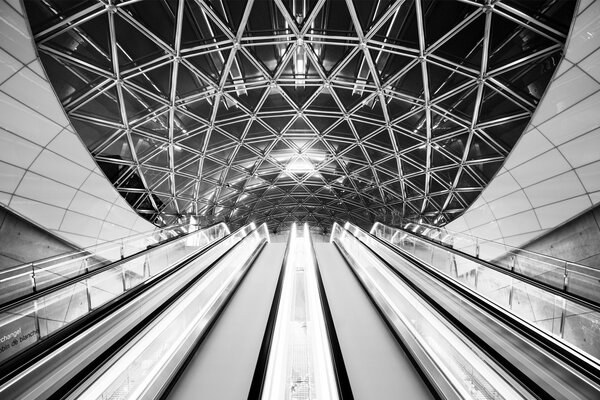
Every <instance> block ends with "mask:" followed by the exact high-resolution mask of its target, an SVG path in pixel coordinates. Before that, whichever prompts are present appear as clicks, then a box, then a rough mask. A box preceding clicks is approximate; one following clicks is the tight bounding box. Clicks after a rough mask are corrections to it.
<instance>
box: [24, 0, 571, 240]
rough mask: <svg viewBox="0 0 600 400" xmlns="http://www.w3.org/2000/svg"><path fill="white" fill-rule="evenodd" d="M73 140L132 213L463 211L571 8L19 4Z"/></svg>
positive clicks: (385, 216) (540, 86) (261, 217)
mask: <svg viewBox="0 0 600 400" xmlns="http://www.w3.org/2000/svg"><path fill="white" fill-rule="evenodd" d="M26 6H27V11H28V15H29V19H30V22H31V25H32V29H33V31H34V35H35V40H36V42H37V45H38V50H39V53H40V56H41V58H42V61H43V63H44V66H45V68H46V71H47V72H48V75H49V76H50V78H51V80H52V83H53V85H54V87H55V90H56V92H57V94H58V96H59V98H60V100H61V101H62V104H63V106H64V108H65V110H66V111H67V113H68V115H69V116H70V118H71V121H72V122H73V124H74V126H75V128H76V130H77V132H78V133H79V135H80V136H81V137H82V139H83V140H84V142H85V143H86V145H87V146H88V148H89V150H90V152H91V153H92V154H93V156H94V157H95V158H96V160H97V162H98V163H99V165H100V166H101V167H102V169H103V170H104V172H105V173H106V175H107V177H108V178H109V179H111V181H112V182H113V183H114V185H115V186H116V188H117V189H118V190H119V192H120V193H121V194H122V195H123V196H124V197H125V199H127V201H129V203H130V204H131V205H132V206H133V207H134V208H135V209H136V210H137V211H138V212H139V213H140V214H141V215H143V216H146V217H147V218H148V219H150V220H151V221H153V222H157V223H168V222H172V221H173V220H174V219H177V218H179V217H181V216H182V215H195V216H198V217H199V218H200V219H201V220H202V221H203V222H205V223H209V222H213V221H220V220H225V221H227V222H229V223H230V224H232V225H234V226H235V225H239V224H242V223H245V222H246V221H250V220H254V221H257V222H262V221H267V222H268V223H269V226H270V228H271V229H272V230H278V229H281V228H282V227H284V226H285V225H287V224H288V223H289V222H291V221H294V220H295V221H300V222H304V221H308V222H309V223H311V224H312V225H314V226H320V227H321V228H323V229H328V228H329V227H330V225H331V224H332V223H333V221H336V220H337V221H339V220H347V219H348V220H351V221H353V222H355V223H357V224H359V225H366V224H370V223H371V222H373V221H374V220H380V221H386V222H393V219H394V218H400V217H409V218H411V217H412V218H414V217H424V218H426V219H427V220H429V221H433V222H435V223H441V222H444V221H448V220H450V219H452V218H454V216H456V215H458V214H460V213H461V212H463V211H464V210H465V209H466V207H468V206H469V204H471V203H472V202H473V201H474V200H475V198H476V197H477V196H478V195H479V193H480V192H481V190H482V189H483V188H484V187H485V185H486V183H487V182H488V181H489V180H490V179H491V177H492V176H493V175H494V174H495V172H496V171H497V170H498V168H499V167H500V165H501V164H502V162H503V161H504V159H505V157H506V155H507V154H508V152H509V151H510V149H511V148H512V146H513V145H514V143H515V142H516V140H517V139H518V138H519V136H520V134H521V132H522V130H523V129H524V127H525V126H526V124H527V122H528V121H529V119H530V117H531V114H532V112H533V111H534V109H535V107H536V105H537V103H538V101H539V99H540V97H541V94H542V93H543V91H544V89H545V87H546V85H547V83H548V81H549V79H550V77H551V75H552V73H553V71H554V68H555V66H556V64H557V62H558V60H559V59H560V55H561V51H562V49H563V44H564V40H565V37H566V32H567V30H568V27H569V23H570V21H571V15H572V12H573V7H574V2H564V1H558V2H557V1H531V2H518V1H491V0H490V1H425V0H410V1H409V0H407V1H402V0H398V1H391V0H390V1H385V0H380V1H361V0H354V1H352V0H347V1H323V0H317V1H312V0H304V1H301V0H293V1H289V0H288V1H286V0H275V1H259V0H255V1H252V0H250V1H227V0H222V1H202V0H197V1H193V0H179V1H177V0H173V1H171V0H162V1H159V0H156V1H87V2H73V1H51V0H45V1H40V2H26Z"/></svg>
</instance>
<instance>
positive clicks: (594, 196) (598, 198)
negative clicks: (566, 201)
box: [589, 191, 600, 205]
mask: <svg viewBox="0 0 600 400" xmlns="http://www.w3.org/2000/svg"><path fill="white" fill-rule="evenodd" d="M589 196H590V200H592V204H593V205H597V204H598V203H600V191H599V192H594V193H590V194H589Z"/></svg>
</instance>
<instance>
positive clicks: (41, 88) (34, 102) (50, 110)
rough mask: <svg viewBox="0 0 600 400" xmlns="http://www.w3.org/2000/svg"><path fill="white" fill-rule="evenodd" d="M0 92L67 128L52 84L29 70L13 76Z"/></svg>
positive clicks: (0, 87)
mask: <svg viewBox="0 0 600 400" xmlns="http://www.w3.org/2000/svg"><path fill="white" fill-rule="evenodd" d="M0 90H2V91H3V92H4V93H6V94H8V95H9V96H11V97H13V98H15V99H17V100H19V101H20V102H21V103H23V104H26V105H27V106H28V107H29V108H33V109H34V110H35V111H37V112H39V113H40V114H43V115H44V116H46V118H49V119H51V120H52V121H54V122H56V123H57V124H58V125H60V126H66V125H68V123H69V122H68V121H67V118H66V117H65V112H64V111H63V109H62V106H61V105H60V104H59V102H58V101H57V99H56V95H55V94H54V91H53V90H52V87H51V86H50V83H48V82H47V81H46V80H45V79H42V78H41V77H40V76H39V75H37V74H36V73H34V72H33V71H32V70H30V69H29V68H23V69H21V70H20V71H19V72H18V73H17V74H15V75H13V76H12V77H11V78H10V79H8V80H7V81H6V82H4V83H3V84H2V86H0Z"/></svg>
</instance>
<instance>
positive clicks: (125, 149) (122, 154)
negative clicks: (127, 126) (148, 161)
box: [98, 133, 133, 161]
mask: <svg viewBox="0 0 600 400" xmlns="http://www.w3.org/2000/svg"><path fill="white" fill-rule="evenodd" d="M98 155H101V156H105V157H110V158H113V159H117V160H129V161H131V160H133V157H132V155H131V150H130V148H129V142H128V140H127V135H126V134H125V133H123V134H121V135H120V136H119V137H118V138H117V139H115V140H113V141H112V142H111V144H110V145H109V146H107V147H105V148H104V149H102V151H101V152H100V153H99V154H98Z"/></svg>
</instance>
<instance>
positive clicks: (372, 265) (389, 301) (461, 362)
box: [331, 224, 533, 399]
mask: <svg viewBox="0 0 600 400" xmlns="http://www.w3.org/2000/svg"><path fill="white" fill-rule="evenodd" d="M331 241H332V242H335V243H337V244H338V246H339V247H340V248H341V250H342V254H344V256H345V258H346V259H347V260H348V261H349V265H350V267H351V268H352V269H353V270H354V272H355V274H356V275H357V277H358V278H359V280H360V281H361V283H362V284H363V286H364V287H365V288H366V289H367V290H368V292H369V293H370V295H371V296H372V298H373V299H374V301H375V302H376V304H377V306H378V308H379V309H380V311H381V312H382V313H383V314H384V316H385V318H386V319H387V320H388V322H389V323H390V324H391V326H392V327H393V329H394V330H395V331H396V333H397V335H398V336H399V337H401V338H402V340H403V341H404V342H405V345H406V346H405V347H406V348H407V349H408V351H410V352H412V355H413V358H414V359H415V360H417V362H418V363H419V364H420V367H421V368H422V370H423V371H424V373H425V374H426V376H427V377H428V378H429V381H430V382H431V383H432V385H433V386H434V387H435V388H436V390H437V391H438V394H440V396H441V398H446V399H523V398H532V397H533V396H531V395H529V394H528V393H527V392H526V391H525V390H524V389H523V388H521V387H520V386H519V385H518V383H517V382H515V381H514V380H512V379H511V378H510V377H508V376H507V375H506V374H503V373H501V372H499V371H498V368H494V367H492V366H491V365H490V364H492V362H491V360H490V359H489V358H488V357H486V356H485V355H484V354H483V353H482V352H481V351H479V350H477V349H476V348H475V346H473V345H472V343H470V341H469V340H468V339H466V338H465V337H463V336H461V335H460V334H458V333H457V332H456V330H455V329H452V328H451V327H450V326H449V324H448V323H445V321H443V317H442V316H440V315H439V314H438V313H437V312H436V311H435V310H433V309H432V308H431V306H429V305H428V304H427V302H426V301H424V300H423V299H422V298H421V297H420V296H419V295H418V294H417V293H415V292H414V291H413V289H412V288H410V287H409V286H408V285H407V284H406V283H405V282H403V281H402V280H401V279H399V277H398V276H397V275H395V274H394V273H393V272H392V271H390V269H389V268H388V267H387V266H386V265H385V264H384V263H383V262H382V261H381V260H380V259H378V257H377V256H376V255H375V254H374V253H373V252H372V251H370V250H369V249H368V248H367V246H365V244H363V243H362V242H361V241H359V240H358V239H357V238H356V237H354V236H353V235H352V234H351V233H350V232H349V231H347V230H346V229H344V228H342V227H340V226H339V225H337V224H335V225H334V227H333V230H332V234H331Z"/></svg>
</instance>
